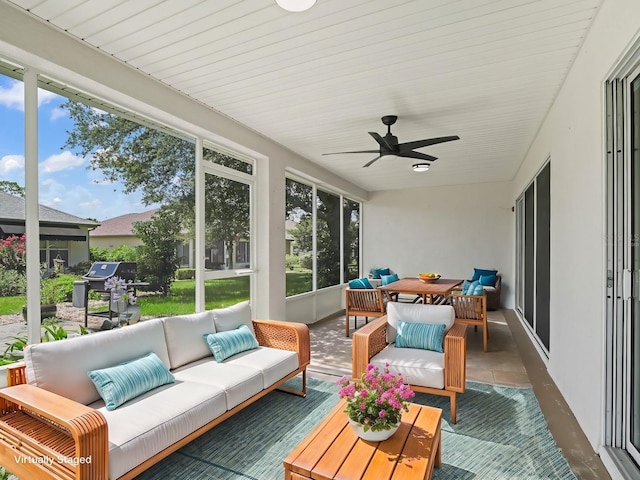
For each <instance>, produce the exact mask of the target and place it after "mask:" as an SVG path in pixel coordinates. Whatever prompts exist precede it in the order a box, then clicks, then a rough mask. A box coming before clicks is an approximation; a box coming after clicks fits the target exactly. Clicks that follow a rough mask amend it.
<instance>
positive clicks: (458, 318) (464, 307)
mask: <svg viewBox="0 0 640 480" xmlns="http://www.w3.org/2000/svg"><path fill="white" fill-rule="evenodd" d="M447 300H448V303H449V304H450V305H451V306H452V307H453V309H454V311H455V323H457V324H464V325H473V326H474V330H475V331H476V332H477V331H478V327H482V343H483V348H484V351H485V352H486V351H487V342H488V340H489V327H488V324H487V294H486V293H483V294H482V295H463V294H462V293H460V292H459V291H456V292H454V293H452V294H451V295H449V297H447Z"/></svg>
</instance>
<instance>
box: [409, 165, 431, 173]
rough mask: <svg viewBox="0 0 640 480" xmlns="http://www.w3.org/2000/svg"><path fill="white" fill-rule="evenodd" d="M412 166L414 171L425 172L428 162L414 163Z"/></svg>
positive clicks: (427, 168)
mask: <svg viewBox="0 0 640 480" xmlns="http://www.w3.org/2000/svg"><path fill="white" fill-rule="evenodd" d="M412 168H413V171H414V172H426V171H427V170H429V164H428V163H414V164H413V167H412Z"/></svg>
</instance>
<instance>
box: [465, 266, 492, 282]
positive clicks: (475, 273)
mask: <svg viewBox="0 0 640 480" xmlns="http://www.w3.org/2000/svg"><path fill="white" fill-rule="evenodd" d="M497 274H498V270H485V269H482V268H474V269H473V277H471V281H472V282H475V281H476V280H480V276H481V275H497Z"/></svg>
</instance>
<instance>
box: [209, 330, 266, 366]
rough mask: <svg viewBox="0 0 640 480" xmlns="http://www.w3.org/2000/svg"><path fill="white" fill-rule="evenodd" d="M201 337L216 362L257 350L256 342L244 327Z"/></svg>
mask: <svg viewBox="0 0 640 480" xmlns="http://www.w3.org/2000/svg"><path fill="white" fill-rule="evenodd" d="M203 337H204V340H205V342H206V343H207V345H209V349H210V350H211V353H213V357H214V358H215V359H216V362H222V361H223V360H224V359H225V358H229V357H231V356H232V355H235V354H236V353H240V352H244V351H245V350H252V349H254V348H258V340H256V337H255V336H254V335H253V333H251V331H250V330H249V328H248V327H247V326H246V325H240V326H239V327H238V328H236V329H235V330H227V331H226V332H219V333H208V334H205V335H203Z"/></svg>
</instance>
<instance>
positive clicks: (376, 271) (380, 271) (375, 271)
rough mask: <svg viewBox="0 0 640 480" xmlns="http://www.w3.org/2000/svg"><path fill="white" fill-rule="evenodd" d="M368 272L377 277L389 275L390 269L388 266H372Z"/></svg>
mask: <svg viewBox="0 0 640 480" xmlns="http://www.w3.org/2000/svg"><path fill="white" fill-rule="evenodd" d="M369 273H371V275H372V276H373V278H375V279H378V278H382V276H383V275H390V274H391V270H390V269H389V267H373V268H372V269H371V271H370V272H369Z"/></svg>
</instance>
